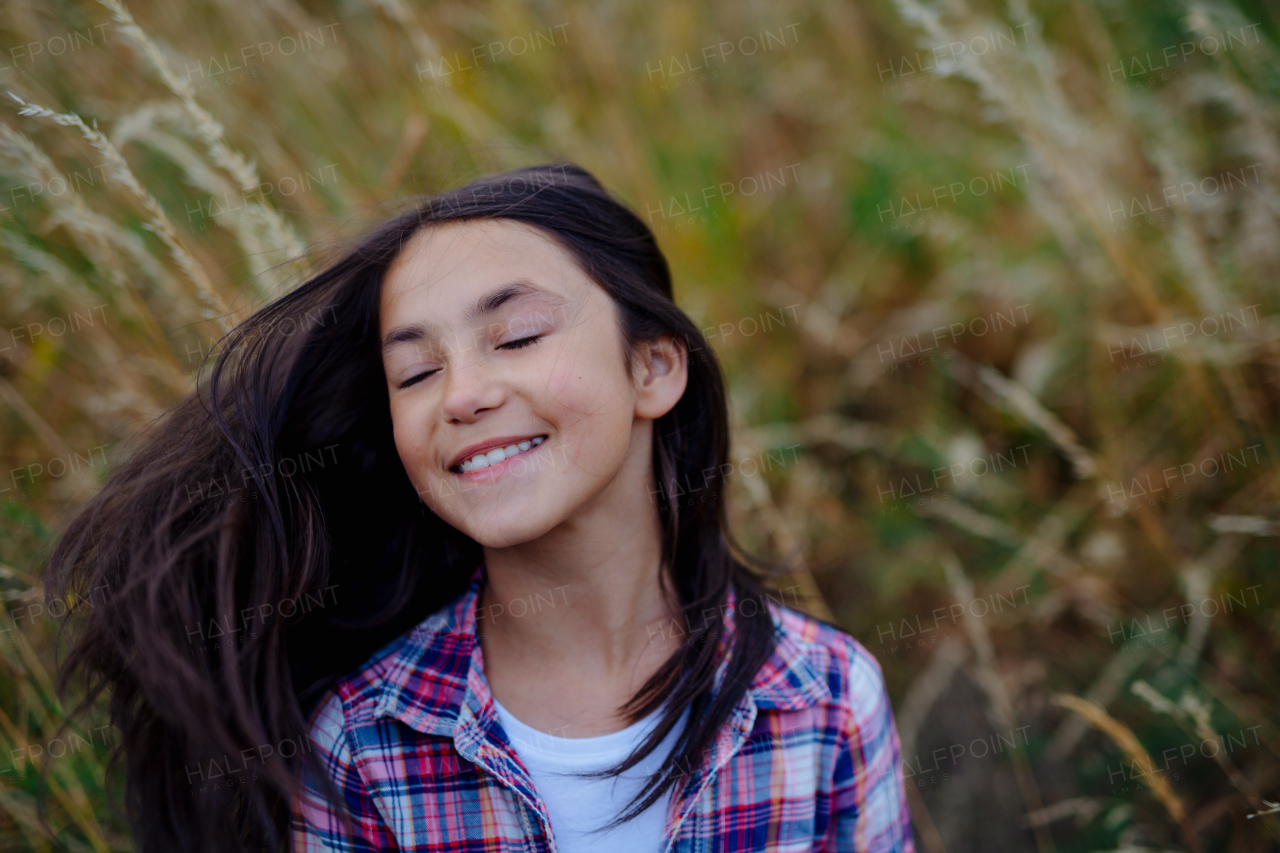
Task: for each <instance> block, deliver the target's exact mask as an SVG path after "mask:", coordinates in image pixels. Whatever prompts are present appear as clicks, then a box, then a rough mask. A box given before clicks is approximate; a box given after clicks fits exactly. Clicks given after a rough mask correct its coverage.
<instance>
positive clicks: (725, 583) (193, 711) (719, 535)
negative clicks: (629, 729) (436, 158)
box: [46, 163, 782, 853]
mask: <svg viewBox="0 0 1280 853" xmlns="http://www.w3.org/2000/svg"><path fill="white" fill-rule="evenodd" d="M477 219H507V220H514V221H517V222H522V223H525V224H527V225H530V226H534V227H536V228H539V229H541V230H542V232H544V233H545V234H547V235H548V236H549V237H550V238H551V239H554V240H556V241H557V242H558V244H559V245H561V246H563V247H564V248H565V249H566V250H568V251H569V252H570V253H571V255H572V256H573V257H574V258H575V260H576V262H577V263H578V264H580V265H581V268H582V269H583V271H584V272H585V273H586V274H587V276H588V277H590V278H591V279H592V280H593V281H594V282H595V283H596V284H598V285H599V286H600V287H602V288H603V289H604V290H605V291H606V292H607V293H608V294H609V296H611V297H612V298H613V301H614V302H615V303H616V305H617V308H618V317H619V323H620V327H621V332H622V342H623V345H624V348H626V349H627V350H628V351H629V350H630V348H633V347H638V346H640V345H641V344H642V343H643V342H645V341H648V340H651V339H653V338H655V337H658V336H660V335H664V334H670V335H673V336H675V338H677V339H678V340H679V341H680V342H682V343H683V345H684V346H685V347H686V348H687V350H688V352H689V353H690V358H689V379H688V385H687V387H686V390H685V393H684V395H683V397H682V398H681V399H680V401H679V402H678V403H677V404H676V405H675V407H674V408H673V409H672V410H671V411H670V412H668V413H667V414H666V415H664V416H663V417H661V418H659V419H658V420H657V421H656V422H655V429H654V444H653V472H654V475H655V481H656V483H657V486H658V489H659V491H658V494H657V505H658V512H659V513H660V517H661V522H662V536H663V542H662V556H663V560H664V566H667V567H669V569H670V573H671V577H672V578H673V580H674V583H675V586H676V592H677V594H678V600H679V602H680V604H681V608H682V612H681V616H682V619H683V621H685V622H686V624H688V625H691V626H693V630H692V631H691V632H690V633H689V634H688V636H687V637H686V639H685V640H684V642H683V643H682V645H681V646H680V648H679V649H678V650H677V651H676V652H675V653H674V654H673V655H672V656H671V658H670V659H669V660H668V661H667V662H666V663H665V664H664V666H663V667H662V668H661V669H660V670H659V671H658V672H657V673H656V674H655V675H654V676H653V677H652V678H651V679H650V680H649V681H648V682H647V683H646V684H645V685H644V686H643V687H642V688H641V689H640V691H638V693H637V694H636V695H635V696H634V697H632V699H631V700H630V702H629V703H628V704H627V706H626V707H625V709H624V710H626V712H627V713H628V714H629V719H630V720H631V721H632V722H634V721H637V720H639V719H642V718H643V717H644V716H646V715H648V714H649V713H652V712H653V711H655V710H657V709H658V708H659V707H661V706H662V705H663V703H664V702H665V703H667V710H666V712H665V713H664V716H663V718H662V719H661V721H660V722H659V724H658V726H657V727H656V728H655V730H654V731H653V733H652V734H651V735H650V736H649V738H648V739H647V740H646V741H645V742H644V743H643V744H641V745H640V747H638V748H637V750H636V751H635V752H633V754H632V755H631V756H629V757H628V759H627V760H626V761H625V762H623V763H622V764H621V765H620V766H618V767H616V768H613V769H612V770H610V771H608V772H610V773H620V772H622V771H624V770H626V769H629V768H630V767H632V766H634V765H635V764H636V763H638V762H639V761H640V760H641V759H643V758H644V757H645V756H646V755H648V754H649V753H650V752H652V751H653V749H654V748H655V747H656V746H657V745H658V744H659V743H660V742H661V741H662V739H663V738H664V737H665V736H666V735H667V734H668V733H669V732H670V731H671V729H672V727H673V726H674V725H675V724H676V723H677V722H678V719H679V716H680V713H681V712H682V711H683V710H684V709H685V708H686V707H688V708H690V710H691V715H690V719H689V724H688V726H687V727H686V729H685V730H684V731H683V733H682V734H681V736H680V738H679V740H678V741H677V742H676V745H675V748H674V750H673V752H672V754H671V755H670V756H669V757H668V759H667V761H666V762H665V763H664V765H663V767H662V768H661V769H660V770H659V771H658V772H657V773H655V774H654V775H653V776H651V777H650V779H649V783H648V784H647V785H646V787H645V789H644V790H642V791H641V792H640V794H638V795H637V797H636V798H635V799H634V800H633V801H632V805H631V808H630V809H629V810H628V812H627V813H626V814H624V815H622V816H620V817H619V819H618V820H617V821H615V824H617V823H621V822H623V821H625V820H629V819H630V818H632V817H634V816H635V815H636V814H639V813H640V812H641V811H643V810H644V809H645V808H647V807H648V806H649V805H651V804H652V803H653V802H655V801H656V800H657V799H658V798H659V797H660V796H661V795H662V794H663V793H664V792H665V791H666V790H667V789H668V788H670V787H672V786H673V785H676V786H678V785H679V784H681V783H682V782H683V781H687V778H688V774H689V773H690V772H692V771H693V770H694V769H695V768H697V767H698V766H699V765H700V763H701V762H700V760H699V759H700V757H702V756H704V755H705V754H706V753H707V751H708V750H709V749H710V748H711V747H712V745H713V744H714V741H715V737H716V733H717V732H718V731H719V729H720V728H721V726H722V725H723V724H724V723H725V722H726V720H727V719H728V717H729V714H730V711H731V710H732V708H733V706H734V705H735V704H736V703H737V702H738V700H739V699H740V698H741V697H742V695H743V694H744V692H745V691H746V690H747V688H748V685H749V684H750V682H751V680H752V678H753V676H754V675H755V674H756V673H757V672H758V671H759V669H760V667H761V666H762V665H763V663H764V662H765V660H766V659H767V658H768V657H769V655H770V654H771V653H772V651H773V648H774V644H775V636H774V631H773V624H772V621H771V620H770V619H768V618H762V619H741V618H740V619H738V620H736V623H735V624H736V628H735V630H734V632H733V633H734V635H735V636H733V637H726V638H722V637H721V634H722V633H723V625H722V623H721V621H720V620H718V619H713V620H705V619H699V618H697V617H698V616H699V614H701V613H703V612H704V611H707V610H709V609H710V608H716V612H722V611H721V609H720V608H721V607H722V605H724V604H725V603H726V601H727V598H728V594H729V590H730V587H731V586H732V587H733V588H734V590H735V594H736V595H737V596H738V597H739V599H745V598H747V597H754V598H758V599H760V598H762V597H763V596H764V594H765V582H766V581H767V579H768V577H769V576H770V575H772V574H773V573H775V572H777V571H779V570H781V568H782V567H780V566H777V565H774V564H769V563H766V562H764V561H762V560H759V559H756V558H754V557H751V556H749V555H747V554H746V553H745V552H744V551H743V550H742V549H741V548H740V547H739V546H738V545H737V544H736V542H735V541H734V540H733V538H732V536H731V534H730V531H729V529H728V524H727V519H726V515H725V507H724V495H725V479H724V477H725V475H724V472H725V471H727V470H728V469H729V466H728V465H726V464H725V463H726V462H727V457H728V450H729V434H728V429H729V427H728V413H727V409H726V400H725V390H724V382H723V378H722V376H721V372H720V368H719V366H718V364H717V362H716V360H715V357H714V355H713V354H712V352H711V350H710V348H709V347H708V346H707V342H706V340H705V339H704V338H703V336H702V334H701V332H700V331H699V330H698V327H697V326H696V324H695V323H693V322H692V321H691V320H690V319H689V317H688V316H686V315H685V313H684V312H683V311H681V310H680V309H679V308H677V307H676V305H675V302H674V301H673V296H672V288H671V273H670V269H669V267H668V265H667V261H666V259H665V258H664V257H663V255H662V252H661V251H660V250H659V248H658V245H657V242H656V241H655V239H654V236H653V233H652V232H651V231H650V229H649V228H648V226H646V225H645V224H644V222H642V221H641V220H640V219H639V217H637V216H636V215H635V214H634V213H632V212H631V211H630V210H629V209H628V208H627V207H626V206H625V205H623V204H621V203H620V202H618V201H616V200H615V199H614V198H613V197H611V196H610V194H609V193H608V192H607V191H606V190H605V189H604V188H602V187H601V185H600V184H599V183H598V182H597V181H596V179H595V178H594V177H593V176H591V175H590V174H589V173H588V172H586V171H585V170H583V169H582V168H580V167H577V166H574V165H572V164H568V163H561V164H551V165H544V166H537V167H532V168H527V169H519V170H515V171H511V172H506V173H503V174H499V175H493V176H489V177H485V178H481V179H479V180H477V181H474V182H472V183H470V184H467V185H466V186H463V187H460V188H458V189H455V190H451V191H448V192H445V193H442V194H439V195H436V196H432V197H428V198H425V199H421V200H419V201H417V202H416V204H415V206H414V207H413V209H412V210H409V211H408V212H405V213H401V214H399V215H397V216H396V217H395V218H394V219H392V220H391V221H388V222H386V223H384V224H382V225H381V226H379V227H377V228H376V229H374V230H372V231H371V232H369V233H368V234H367V235H366V236H364V237H363V238H362V239H361V240H360V241H359V242H358V244H357V245H355V247H354V248H353V249H351V250H350V251H348V252H347V253H346V254H345V256H343V257H342V258H341V259H340V260H337V261H336V262H335V263H333V264H332V265H331V266H329V267H328V268H327V269H325V270H324V271H323V272H320V273H319V274H317V275H315V276H314V277H312V278H310V279H309V280H307V281H305V282H304V283H302V284H301V285H299V286H298V287H297V288H296V289H294V290H293V291H291V292H289V293H288V294H286V295H284V296H282V297H280V298H279V299H277V300H276V301H274V302H272V303H271V304H269V305H267V306H266V307H264V308H262V309H260V310H259V311H257V312H256V313H255V314H254V315H253V316H251V317H250V318H249V319H248V320H246V321H245V322H244V323H242V324H241V325H239V326H238V327H236V328H235V329H233V330H232V331H230V332H229V333H228V334H227V335H226V336H225V337H224V339H223V341H222V342H221V346H220V349H219V351H218V355H217V358H216V360H215V362H214V363H213V366H212V369H211V370H210V371H209V372H208V374H206V373H205V372H204V371H203V370H202V371H201V373H200V377H201V378H200V380H199V381H198V382H197V388H196V391H195V392H194V393H193V394H192V395H191V396H190V397H188V398H187V399H184V400H182V401H181V402H180V403H178V404H177V405H175V406H174V407H173V408H172V409H171V410H170V411H168V412H167V413H166V414H165V415H164V416H163V417H161V418H159V419H157V421H156V422H154V423H153V424H151V425H150V426H149V427H148V429H147V430H146V431H145V432H144V433H143V434H142V435H141V436H140V437H139V439H138V440H137V442H136V444H135V446H134V449H133V450H132V452H131V454H130V456H129V458H128V459H127V461H125V462H124V463H123V464H121V465H120V466H119V467H118V468H117V469H115V470H114V471H113V472H112V475H111V477H110V479H109V481H108V482H107V483H106V485H105V486H104V487H103V488H102V490H101V491H100V492H99V493H98V494H97V495H96V496H94V497H93V498H92V499H90V500H89V501H88V502H87V503H86V504H85V505H84V506H83V507H81V508H79V510H78V511H77V513H76V515H75V516H74V518H73V519H72V520H71V521H70V523H69V526H68V527H67V529H66V530H65V531H64V532H63V533H62V535H61V537H60V539H59V540H58V542H57V544H56V546H55V548H54V550H53V552H52V556H51V558H50V564H49V571H48V575H47V592H46V594H47V595H48V596H49V597H50V598H51V599H52V598H55V597H56V598H63V599H64V600H70V599H69V598H68V596H73V595H74V596H77V597H80V598H82V599H86V600H90V601H91V602H92V606H89V607H82V608H77V609H76V612H75V614H74V615H73V618H72V619H71V620H70V621H69V623H68V626H67V627H68V628H69V629H71V630H72V632H73V636H72V639H73V643H72V644H71V646H70V648H69V650H68V653H67V656H66V658H65V660H64V661H63V665H62V667H61V669H60V671H59V688H60V689H62V690H66V689H67V687H68V685H69V684H70V683H71V681H72V680H73V679H82V680H83V682H84V685H85V686H86V689H87V696H86V698H85V699H84V702H83V703H82V705H81V706H80V709H81V710H83V709H85V708H88V707H90V706H91V705H92V704H93V703H94V702H95V701H96V700H97V698H98V697H99V696H101V695H102V694H103V693H104V692H105V693H106V694H107V696H108V697H109V702H108V706H109V711H110V717H111V722H112V724H113V725H114V726H115V727H117V728H118V740H117V743H119V744H120V746H119V747H117V749H116V750H115V751H114V753H113V756H112V760H113V764H114V765H115V766H119V767H122V769H123V775H124V779H125V787H124V802H125V807H126V812H127V814H128V818H129V822H130V825H131V828H132V831H133V833H134V837H135V841H136V843H137V845H138V849H139V850H140V851H142V853H170V851H174V850H184V851H211V853H212V851H217V853H227V851H244V850H255V851H257V850H279V849H283V848H285V847H286V846H287V839H288V820H289V814H288V812H289V798H290V795H291V793H292V792H293V791H294V790H295V785H296V784H297V783H296V779H297V776H298V773H299V771H300V770H301V769H302V764H303V763H304V762H305V763H307V764H308V766H311V767H312V769H313V770H314V771H315V772H317V774H318V775H319V776H320V777H321V778H323V773H322V771H320V770H319V768H318V767H315V766H314V765H315V764H316V762H315V761H314V757H313V756H312V755H311V753H310V752H309V750H306V749H304V748H299V746H298V745H299V744H304V743H305V737H306V733H307V731H308V716H309V714H310V713H311V711H312V710H313V709H314V707H315V705H316V702H317V701H318V700H319V699H320V697H321V696H322V695H323V694H324V693H325V691H326V690H328V689H330V688H331V687H332V686H333V685H334V683H335V682H336V680H337V679H338V678H340V677H341V676H343V675H345V674H347V673H349V672H351V671H353V670H355V669H358V668H359V667H360V665H361V664H362V663H363V662H364V661H366V660H367V659H368V658H369V657H371V656H372V655H373V654H374V653H375V652H376V651H377V650H378V649H380V648H381V647H383V646H384V645H386V644H387V643H389V642H391V641H392V640H393V639H395V638H396V637H397V636H399V635H401V634H403V633H405V632H406V631H408V630H410V629H411V628H412V627H413V626H414V625H416V624H417V623H419V622H421V621H422V620H424V619H425V618H427V617H428V616H429V615H430V614H432V613H433V612H435V611H436V610H438V609H440V608H441V607H443V606H444V605H446V604H448V603H449V602H451V601H453V600H454V599H455V598H456V597H457V596H458V595H460V594H461V593H462V592H464V591H465V589H466V587H467V584H468V581H469V579H470V577H471V574H472V572H473V571H474V569H475V567H476V566H477V565H478V563H479V561H480V560H482V559H483V550H482V548H481V547H480V545H479V544H478V543H477V542H475V541H474V540H472V539H471V538H470V537H468V536H466V535H464V534H463V533H461V532H459V531H458V530H456V529H455V528H453V527H451V526H450V525H448V524H446V523H445V522H444V521H442V520H441V519H440V518H439V517H438V516H436V515H435V514H434V513H432V512H431V511H430V509H429V508H427V507H426V506H424V505H423V504H422V503H421V502H420V500H419V497H418V494H417V493H416V492H415V490H414V487H413V485H412V484H411V483H410V480H409V478H408V475H407V474H406V473H405V469H404V466H403V464H402V463H401V460H400V458H399V456H398V454H397V452H396V448H395V444H394V441H393V437H392V425H391V416H390V404H389V399H388V395H387V390H386V388H387V386H386V379H385V376H384V373H383V368H382V361H381V354H380V348H379V323H378V318H379V312H378V307H379V298H380V290H381V285H382V281H383V277H384V275H385V273H386V271H387V268H388V266H389V265H390V264H391V262H392V261H393V260H394V259H395V257H396V256H397V254H398V253H399V252H400V250H401V247H403V246H404V245H405V243H406V241H407V240H408V239H409V238H410V237H411V236H413V234H414V233H415V232H416V231H418V229H420V228H423V227H428V226H431V225H437V224H441V223H446V222H452V221H459V220H477ZM625 364H626V366H627V371H628V375H630V371H631V362H630V360H629V359H626V360H625ZM689 483H699V484H702V485H703V487H702V488H701V489H700V490H699V491H698V492H697V499H696V500H692V501H691V500H688V499H684V500H682V499H681V496H683V495H685V494H687V492H686V491H685V486H686V485H687V484H689ZM664 582H665V577H664ZM722 639H723V640H724V642H726V643H729V644H731V649H732V651H731V654H730V663H729V667H728V673H727V677H726V678H725V679H724V682H723V685H722V687H721V688H720V689H719V691H718V692H717V691H714V690H713V689H712V687H713V676H714V674H715V671H716V667H717V664H718V663H719V661H720V655H718V653H717V647H718V645H719V644H720V642H721V640H722ZM227 764H234V765H235V768H237V769H239V768H243V767H244V766H245V765H246V764H247V765H248V766H249V769H248V770H243V771H242V772H240V773H239V774H234V773H233V774H230V775H227V776H219V774H221V773H226V772H227V770H228V769H229V768H228V767H227V766H226V765H227ZM330 793H331V795H333V794H335V793H336V792H334V790H333V789H332V787H331V788H330ZM615 824H611V826H612V825H615Z"/></svg>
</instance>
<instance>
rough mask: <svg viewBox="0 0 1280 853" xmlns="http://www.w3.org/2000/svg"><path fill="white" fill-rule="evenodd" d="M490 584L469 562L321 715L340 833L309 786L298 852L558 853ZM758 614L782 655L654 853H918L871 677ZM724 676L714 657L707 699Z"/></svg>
mask: <svg viewBox="0 0 1280 853" xmlns="http://www.w3.org/2000/svg"><path fill="white" fill-rule="evenodd" d="M484 571H485V566H484V564H483V563H481V564H480V565H479V566H477V568H476V570H475V574H474V576H473V578H472V581H471V586H470V588H469V589H468V591H467V592H466V593H464V594H463V595H462V596H460V597H459V598H458V599H456V600H455V601H454V603H452V604H450V605H449V606H447V607H445V608H443V609H441V610H439V611H437V612H436V613H435V614H433V615H432V616H431V617H430V618H428V619H426V620H425V621H424V622H422V623H421V624H420V625H418V627H416V628H415V629H414V630H412V631H410V632H409V633H407V634H405V635H404V636H403V637H401V638H400V639H398V640H396V641H395V642H393V643H391V644H390V645H388V646H387V647H386V648H384V649H383V650H381V651H380V652H378V654H377V655H375V656H374V657H373V658H372V659H371V660H370V661H369V662H368V663H367V664H366V666H365V667H364V668H363V669H361V670H360V671H358V672H355V673H352V674H351V675H348V676H346V677H345V678H344V679H342V680H341V681H340V682H339V683H338V684H337V686H336V688H335V690H334V691H333V692H332V693H331V694H329V695H328V696H327V697H326V698H325V699H324V700H322V701H321V702H320V704H319V705H318V707H317V709H316V712H315V714H314V715H313V718H312V719H313V722H312V729H311V738H312V740H313V746H314V749H315V753H316V755H317V756H318V757H319V759H320V761H321V764H322V765H323V767H324V768H325V770H326V772H327V773H328V774H329V775H330V777H331V778H332V779H333V781H334V782H335V783H336V785H337V788H338V790H339V792H341V794H342V796H343V798H344V799H345V802H346V805H347V808H348V809H349V811H350V815H351V831H350V832H349V833H348V832H347V831H346V830H344V828H343V825H342V823H341V821H340V820H339V817H338V812H337V810H336V809H335V808H334V807H333V806H332V805H331V804H329V803H328V802H327V801H326V800H325V798H324V796H323V795H322V794H321V790H322V789H321V787H320V785H319V784H318V780H316V779H314V778H309V777H308V776H307V774H304V776H303V780H302V782H303V785H302V791H301V793H300V795H299V796H298V797H297V798H296V799H295V801H294V803H293V815H292V827H293V829H292V847H293V849H294V850H297V851H331V850H341V851H368V850H403V851H414V852H415V853H418V851H421V853H426V851H431V853H544V851H545V853H554V851H555V850H556V845H555V840H554V838H553V837H552V834H551V822H550V819H549V817H548V815H547V809H546V806H545V805H544V803H543V801H542V799H541V797H539V795H538V792H537V791H536V790H535V789H534V787H533V783H532V781H531V779H530V777H529V773H528V771H527V769H526V768H525V766H524V765H523V764H522V763H521V761H520V759H519V757H518V756H517V754H516V752H515V750H514V749H513V748H512V746H511V742H510V740H509V739H508V737H507V735H506V733H505V732H504V731H503V730H502V727H501V725H500V723H499V721H498V716H497V712H496V710H495V708H494V704H493V699H492V697H491V696H490V694H489V689H488V685H487V684H486V682H485V679H484V675H483V659H482V657H481V650H480V644H479V643H478V642H476V633H475V631H476V606H477V603H478V601H479V595H480V591H481V588H482V583H483V580H484ZM766 604H767V606H768V609H769V612H770V615H771V618H772V619H773V620H774V623H775V625H776V626H777V628H778V634H779V637H778V647H777V649H776V651H775V652H774V654H773V656H772V657H771V658H770V659H769V660H768V661H766V663H765V665H764V666H763V667H762V668H761V669H760V671H759V672H758V673H757V674H756V676H755V678H754V679H753V680H752V683H751V687H750V689H749V690H748V692H747V693H746V694H745V695H744V696H743V697H742V700H741V701H740V702H739V703H738V704H737V706H736V707H735V708H734V710H733V714H732V716H731V717H730V719H729V721H728V723H727V724H726V725H725V726H724V728H723V729H722V730H721V731H720V734H719V737H718V738H717V740H716V742H715V745H714V747H713V748H712V749H710V750H709V751H708V754H707V755H706V756H705V757H704V760H703V761H702V762H701V764H700V765H699V766H698V767H697V769H696V771H695V773H694V775H693V777H692V779H691V781H690V783H689V784H688V785H686V786H685V787H684V790H683V791H679V790H677V792H676V794H675V795H674V796H673V797H672V798H671V801H670V805H669V808H668V812H667V823H666V826H667V831H666V833H665V839H666V840H665V845H664V848H663V850H662V851H656V850H655V851H654V853H710V851H717V853H747V851H769V853H801V851H805V853H816V851H830V853H853V851H860V853H861V851H866V853H888V851H905V853H914V851H915V848H914V846H913V843H912V838H911V826H910V817H909V815H908V812H907V803H906V798H905V795H904V791H903V783H902V767H901V761H900V756H899V744H898V735H897V731H896V729H895V728H894V723H893V714H892V712H891V710H890V708H889V698H888V695H887V693H886V692H885V686H884V679H883V677H882V675H881V672H880V667H879V665H878V664H877V663H876V661H875V659H874V658H873V657H871V655H870V654H869V653H868V652H867V650H866V649H864V648H863V647H862V645H861V644H859V643H858V642H857V641H856V640H854V639H853V638H852V637H850V636H849V635H848V634H845V633H844V632H842V631H838V630H836V629H834V628H832V627H830V626H828V625H825V624H823V623H821V622H818V621H817V620H815V619H812V618H810V617H808V616H806V615H804V614H802V613H800V612H798V611H795V610H792V609H789V608H784V607H781V606H778V605H777V604H776V603H775V602H773V601H772V600H769V601H767V602H766ZM739 609H741V611H742V614H741V615H742V616H743V618H747V613H746V611H747V610H748V609H751V608H748V607H746V606H745V602H744V606H743V607H742V608H738V607H736V606H735V601H734V596H733V593H732V591H731V592H730V598H729V601H728V602H727V604H726V606H725V607H724V608H723V617H724V620H725V623H726V626H727V627H728V628H729V629H730V631H731V630H732V627H733V623H734V619H735V613H736V612H737V611H738V610H739ZM762 613H763V608H761V610H760V611H759V612H758V613H757V615H761V614H762ZM721 651H722V652H723V651H724V648H723V643H722V649H721ZM727 666H728V663H727V659H726V658H725V656H724V655H723V654H722V655H721V664H720V667H719V669H718V670H717V673H716V678H715V682H714V683H715V688H716V689H717V690H718V689H719V687H720V685H722V684H723V679H724V675H725V673H726V671H727Z"/></svg>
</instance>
